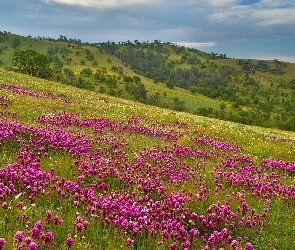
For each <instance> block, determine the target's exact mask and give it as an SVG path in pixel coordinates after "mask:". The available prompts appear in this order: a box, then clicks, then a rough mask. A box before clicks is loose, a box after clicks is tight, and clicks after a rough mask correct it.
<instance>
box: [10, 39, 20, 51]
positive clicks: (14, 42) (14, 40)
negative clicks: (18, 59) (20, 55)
mask: <svg viewBox="0 0 295 250" xmlns="http://www.w3.org/2000/svg"><path fill="white" fill-rule="evenodd" d="M18 46H20V40H19V39H18V38H13V40H12V48H13V49H16V48H17V47H18Z"/></svg>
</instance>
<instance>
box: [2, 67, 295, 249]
mask: <svg viewBox="0 0 295 250" xmlns="http://www.w3.org/2000/svg"><path fill="white" fill-rule="evenodd" d="M0 112H1V113H0V114H1V115H0V152H1V154H0V198H1V201H0V203H1V208H0V218H1V219H0V243H1V244H4V243H5V242H6V244H5V245H4V248H3V249H13V248H16V247H18V246H23V247H29V245H31V246H30V247H33V245H34V244H38V245H39V248H41V249H53V248H56V249H119V248H120V249H188V248H189V249H199V248H200V247H201V246H203V247H204V248H205V247H207V248H209V249H212V248H213V247H215V248H221V247H223V248H224V249H237V246H238V247H239V249H252V248H254V249H268V248H273V249H293V248H294V247H295V245H294V237H292V236H293V234H294V226H295V225H294V223H295V220H294V199H295V196H294V195H295V188H294V168H295V163H294V146H295V134H294V133H293V132H284V131H280V130H271V129H265V128H261V127H251V126H246V125H241V124H236V123H231V122H225V121H220V120H216V119H212V118H206V117H201V116H195V115H190V114H187V113H180V112H172V111H171V110H168V109H161V108H158V107H154V106H148V105H144V104H139V103H135V102H132V101H127V100H123V99H118V98H116V97H110V96H107V95H103V94H98V93H94V92H91V91H87V90H82V89H76V88H73V87H71V86H67V85H64V84H58V83H55V82H51V81H47V80H42V79H38V78H33V77H29V76H25V75H20V74H17V73H12V72H8V71H3V70H0ZM28 237H30V238H28ZM1 246H2V245H1ZM204 248H203V249H204ZM201 249H202V248H201Z"/></svg>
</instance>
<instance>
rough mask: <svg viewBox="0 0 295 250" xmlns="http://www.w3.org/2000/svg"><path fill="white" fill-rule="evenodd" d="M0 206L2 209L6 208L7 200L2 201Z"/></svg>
mask: <svg viewBox="0 0 295 250" xmlns="http://www.w3.org/2000/svg"><path fill="white" fill-rule="evenodd" d="M1 207H2V208H3V209H7V208H8V204H7V202H5V201H4V202H3V203H2V205H1Z"/></svg>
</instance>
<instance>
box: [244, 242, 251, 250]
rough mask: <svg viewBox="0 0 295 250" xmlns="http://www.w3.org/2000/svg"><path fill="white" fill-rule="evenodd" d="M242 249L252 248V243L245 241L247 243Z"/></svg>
mask: <svg viewBox="0 0 295 250" xmlns="http://www.w3.org/2000/svg"><path fill="white" fill-rule="evenodd" d="M244 250H253V246H252V244H251V243H247V244H246V245H245V248H244Z"/></svg>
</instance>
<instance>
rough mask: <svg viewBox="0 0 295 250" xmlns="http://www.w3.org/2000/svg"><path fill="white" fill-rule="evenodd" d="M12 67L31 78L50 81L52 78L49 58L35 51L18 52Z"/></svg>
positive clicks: (15, 54)
mask: <svg viewBox="0 0 295 250" xmlns="http://www.w3.org/2000/svg"><path fill="white" fill-rule="evenodd" d="M12 65H13V66H14V67H16V69H15V70H16V71H17V72H20V73H23V74H28V75H30V76H35V77H40V78H45V79H49V78H51V76H52V69H51V68H50V61H49V59H48V58H47V56H45V55H43V54H41V53H39V52H37V51H35V50H18V51H16V52H15V53H14V56H13V59H12Z"/></svg>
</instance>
